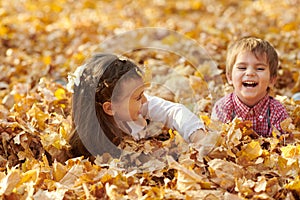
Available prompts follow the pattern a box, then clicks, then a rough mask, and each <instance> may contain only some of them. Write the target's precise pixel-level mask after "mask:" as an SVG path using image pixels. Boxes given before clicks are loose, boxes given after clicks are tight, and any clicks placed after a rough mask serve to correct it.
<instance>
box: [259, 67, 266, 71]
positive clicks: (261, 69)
mask: <svg viewBox="0 0 300 200" xmlns="http://www.w3.org/2000/svg"><path fill="white" fill-rule="evenodd" d="M257 70H258V71H264V70H265V68H264V67H258V68H257Z"/></svg>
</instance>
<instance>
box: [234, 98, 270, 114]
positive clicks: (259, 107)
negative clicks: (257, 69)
mask: <svg viewBox="0 0 300 200" xmlns="http://www.w3.org/2000/svg"><path fill="white" fill-rule="evenodd" d="M269 101H270V98H269V94H268V93H267V94H266V95H265V96H264V97H263V98H262V99H261V100H260V101H259V102H258V103H257V104H256V105H255V106H253V107H249V106H247V105H245V104H244V103H243V102H242V101H241V100H240V99H239V98H238V97H237V95H236V94H233V104H234V110H235V114H236V115H238V116H240V117H242V118H243V119H245V118H246V116H247V115H248V113H249V112H250V111H252V112H253V114H254V115H255V116H264V114H265V113H266V111H267V109H268V105H269Z"/></svg>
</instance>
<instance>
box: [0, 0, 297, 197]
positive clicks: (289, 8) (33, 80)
mask: <svg viewBox="0 0 300 200" xmlns="http://www.w3.org/2000/svg"><path fill="white" fill-rule="evenodd" d="M0 3H1V7H0V17H1V23H0V41H1V43H0V46H1V48H0V57H1V64H0V70H1V74H0V99H1V102H0V141H1V143H0V169H1V171H0V182H1V184H0V196H1V198H3V199H299V198H300V187H299V186H300V178H299V159H300V157H299V156H300V146H299V145H300V142H299V134H300V117H299V116H300V104H299V102H295V101H294V100H292V99H291V96H292V94H293V93H295V92H299V91H300V89H299V86H300V76H299V68H300V60H299V58H300V54H299V46H300V44H299V41H300V38H299V36H300V33H299V31H300V30H299V29H298V24H299V22H300V19H299V15H298V10H297V5H298V4H297V3H298V2H297V1H278V0H271V1H268V2H265V1H243V2H240V1H230V2H227V1H222V0H218V1H217V0H216V1H206V0H203V1H196V0H195V1H153V2H152V3H149V1H146V0H142V1H99V2H98V1H93V0H81V1H72V0H63V1H61V0H60V1H58V0H51V1H50V0H44V1H33V0H24V1H17V0H15V1H14V0H12V1H9V2H8V1H0ZM140 8H143V9H140ZM238 11H241V12H238ZM279 13H285V15H279ZM149 26H150V27H151V26H152V27H163V28H168V29H170V30H174V31H177V32H179V33H181V34H183V35H185V36H187V37H189V38H191V39H194V40H195V41H197V42H198V43H199V44H200V46H202V47H204V48H205V49H206V50H207V51H208V53H209V55H210V56H211V58H212V59H213V60H214V61H215V62H216V63H217V64H218V68H219V70H220V71H218V73H217V75H219V76H221V77H223V78H224V68H225V54H226V46H227V44H228V43H229V42H230V41H231V40H232V39H235V38H237V37H240V36H243V35H257V36H259V37H263V38H265V39H267V40H269V41H270V42H271V43H272V44H273V45H274V46H275V47H276V49H277V50H278V52H279V56H280V62H281V63H280V70H279V77H278V81H277V85H276V88H275V89H274V91H273V92H274V96H275V97H276V99H278V100H279V101H280V102H281V103H282V104H283V105H285V107H286V108H287V110H288V112H289V114H290V116H291V120H290V121H284V122H283V124H282V126H283V127H284V129H285V130H287V131H288V132H290V133H292V134H293V135H294V137H289V136H280V135H279V134H278V133H277V131H276V130H275V131H274V132H273V136H272V137H270V138H262V137H257V135H256V134H255V133H254V132H253V131H252V129H251V125H250V124H249V122H242V121H240V120H239V119H235V120H234V121H233V122H232V123H230V124H221V123H218V122H213V121H211V120H210V118H209V116H210V112H211V107H212V103H213V102H212V98H211V96H209V91H208V89H207V88H208V87H209V86H211V85H212V86H213V87H214V88H217V91H218V92H220V96H222V95H223V94H225V93H226V92H228V91H230V89H228V88H227V87H226V86H225V84H223V83H219V82H215V80H216V79H214V78H215V77H204V78H205V80H206V81H204V80H203V75H206V74H205V73H207V71H205V70H206V69H207V67H205V64H203V66H201V69H202V70H203V71H201V73H203V74H202V75H200V74H199V73H198V72H197V71H195V69H193V68H192V67H191V63H189V62H188V61H186V60H182V59H180V57H179V56H178V55H174V54H172V53H165V52H160V51H151V50H150V51H149V50H143V51H139V52H138V51H133V52H127V53H126V56H128V57H130V58H132V59H133V60H135V61H136V62H138V63H141V62H143V63H147V64H148V66H151V67H152V72H153V76H154V77H153V78H155V80H157V81H158V82H159V81H162V82H165V81H168V82H169V85H170V87H171V86H172V85H174V81H175V80H178V79H177V77H176V76H173V74H172V73H173V72H176V74H177V75H178V74H180V77H185V78H186V79H187V81H188V83H189V84H190V87H191V88H192V90H193V94H194V95H195V99H194V100H193V102H192V103H193V104H195V102H196V104H197V105H198V106H197V110H196V111H195V112H196V113H197V114H198V115H199V117H201V118H202V119H203V121H204V122H205V124H206V126H207V129H208V132H207V138H210V139H207V141H206V142H207V144H208V147H207V148H209V153H208V154H203V149H202V147H200V146H192V145H189V144H187V143H185V142H184V140H183V139H182V138H181V136H180V134H178V133H177V132H176V131H174V130H164V131H163V133H162V134H163V136H164V137H162V136H159V137H157V138H152V139H149V140H141V141H139V142H135V141H133V140H131V139H130V138H128V139H126V140H124V142H123V144H122V145H123V148H125V149H128V150H130V151H131V152H132V153H130V154H127V155H124V157H121V158H120V159H114V158H112V157H110V155H107V154H104V155H102V156H99V157H97V158H96V160H95V161H94V162H91V161H89V160H87V159H83V158H82V157H80V158H72V155H70V154H69V153H68V150H69V149H70V145H69V144H68V140H69V137H70V135H71V134H72V131H73V128H72V120H71V110H72V109H71V97H72V93H71V92H70V91H68V90H67V89H66V83H67V75H68V73H70V72H73V71H74V69H75V68H76V67H77V66H78V65H80V64H81V63H82V62H83V60H84V58H85V57H86V56H88V55H89V54H90V53H91V52H94V51H95V50H97V49H99V44H100V43H101V42H103V41H104V40H105V39H107V38H109V37H110V36H112V35H116V34H119V33H124V32H126V31H129V30H133V29H135V28H141V27H149ZM144 39H145V38H144ZM171 39H172V38H171ZM161 40H164V41H167V43H172V44H174V43H176V40H175V41H174V39H172V40H171V42H170V38H166V37H162V38H161ZM135 42H138V41H134V40H131V41H130V43H135ZM179 45H180V44H179ZM182 45H184V44H182ZM164 66H171V69H172V70H165V69H166V68H165V67H164ZM171 72H172V73H171ZM183 81H186V80H183ZM224 83H225V79H224ZM181 85H183V84H181ZM181 85H180V87H177V88H175V89H174V90H176V91H183V92H182V93H179V94H174V93H170V92H168V91H163V90H162V89H161V88H154V89H153V91H150V92H152V93H154V94H156V95H161V96H162V97H164V98H166V99H169V100H173V101H178V96H179V97H183V99H184V101H183V102H182V103H184V104H185V105H187V106H188V107H190V106H191V102H190V101H191V98H189V95H190V92H189V91H188V90H185V89H186V88H185V87H183V86H181ZM210 144H211V145H212V146H211V145H210ZM142 153H145V154H150V155H151V156H152V157H153V159H149V157H147V159H146V160H144V161H143V162H142V161H139V159H140V157H141V154H142ZM128 160H131V161H134V162H135V163H134V165H128ZM131 164H132V163H131Z"/></svg>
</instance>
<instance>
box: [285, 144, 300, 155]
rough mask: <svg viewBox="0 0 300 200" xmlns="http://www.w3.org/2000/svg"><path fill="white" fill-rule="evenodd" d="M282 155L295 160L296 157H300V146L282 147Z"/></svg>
mask: <svg viewBox="0 0 300 200" xmlns="http://www.w3.org/2000/svg"><path fill="white" fill-rule="evenodd" d="M280 150H281V155H282V157H284V158H294V157H295V156H299V152H300V145H297V146H294V145H290V144H289V145H287V146H285V147H281V148H280Z"/></svg>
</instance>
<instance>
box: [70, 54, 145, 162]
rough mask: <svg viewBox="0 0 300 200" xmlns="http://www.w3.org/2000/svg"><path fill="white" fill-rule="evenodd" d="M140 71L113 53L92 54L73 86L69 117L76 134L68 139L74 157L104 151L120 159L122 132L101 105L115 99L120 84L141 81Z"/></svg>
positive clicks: (128, 61)
mask: <svg viewBox="0 0 300 200" xmlns="http://www.w3.org/2000/svg"><path fill="white" fill-rule="evenodd" d="M141 75H142V71H141V69H140V68H139V67H138V66H137V65H136V64H134V63H133V62H132V61H130V60H128V59H119V57H117V56H116V55H112V54H95V55H93V56H92V57H91V58H90V59H89V60H88V61H87V62H86V63H85V69H84V71H83V73H82V75H81V77H80V83H79V85H78V86H74V95H73V99H72V100H73V101H72V106H73V107H72V111H73V112H72V117H73V121H74V126H75V127H74V128H75V133H74V135H73V136H72V137H71V139H70V144H71V146H72V154H73V155H74V156H82V155H84V156H85V157H89V156H91V155H101V154H103V153H105V152H108V153H110V154H111V155H112V156H115V157H117V156H119V155H120V149H119V148H117V146H116V145H118V144H119V143H120V139H121V138H122V135H124V134H125V133H123V132H122V131H121V129H119V128H118V127H117V126H116V123H115V121H114V118H113V117H112V116H109V115H107V114H106V113H105V112H104V110H103V108H102V105H103V103H104V102H106V101H112V100H114V99H116V100H117V99H118V94H120V93H121V92H122V91H121V87H119V85H120V84H119V81H122V82H123V80H127V79H129V78H142V77H141Z"/></svg>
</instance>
